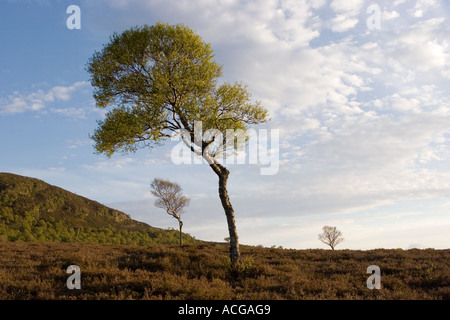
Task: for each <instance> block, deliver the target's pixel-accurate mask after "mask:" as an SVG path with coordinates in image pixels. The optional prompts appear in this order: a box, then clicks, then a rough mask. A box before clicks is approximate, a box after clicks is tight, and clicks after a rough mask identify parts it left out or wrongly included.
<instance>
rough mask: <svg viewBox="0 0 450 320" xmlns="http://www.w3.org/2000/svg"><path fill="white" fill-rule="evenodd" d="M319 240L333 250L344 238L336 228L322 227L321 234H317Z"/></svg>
mask: <svg viewBox="0 0 450 320" xmlns="http://www.w3.org/2000/svg"><path fill="white" fill-rule="evenodd" d="M319 240H320V241H322V242H323V243H325V244H326V245H329V246H330V247H331V249H332V250H334V248H335V247H336V246H337V245H338V244H339V243H341V242H342V241H344V238H342V232H341V231H339V230H338V229H337V228H336V227H330V226H324V227H323V228H322V233H321V234H319Z"/></svg>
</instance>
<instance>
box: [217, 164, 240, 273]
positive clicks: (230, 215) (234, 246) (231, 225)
mask: <svg viewBox="0 0 450 320" xmlns="http://www.w3.org/2000/svg"><path fill="white" fill-rule="evenodd" d="M210 165H211V167H212V169H213V170H214V172H215V173H216V174H217V176H218V177H219V197H220V201H221V202H222V207H223V209H224V210H225V215H226V217H227V223H228V232H229V234H230V260H231V264H232V265H235V264H236V263H237V262H238V261H239V241H238V235H237V230H236V222H235V220H234V210H233V207H232V206H231V203H230V198H229V197H228V191H227V181H228V176H229V174H230V171H228V170H227V169H226V168H225V167H224V166H222V165H220V164H218V163H212V164H210Z"/></svg>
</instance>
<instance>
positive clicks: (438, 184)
mask: <svg viewBox="0 0 450 320" xmlns="http://www.w3.org/2000/svg"><path fill="white" fill-rule="evenodd" d="M71 5H76V6H78V8H79V9H80V10H79V15H77V12H76V11H72V10H69V11H68V10H67V9H68V7H69V6H71ZM67 11H68V12H67ZM78 17H79V19H78ZM449 18H450V3H449V2H448V1H439V0H412V1H411V0H408V1H405V0H395V1H381V0H380V1H376V0H375V1H372V0H371V1H364V0H345V1H344V0H318V1H311V0H303V1H302V0H296V1H291V0H287V1H285V0H190V1H183V0H176V1H175V0H164V1H162V0H108V1H107V0H90V1H88V0H85V1H83V0H80V1H75V0H73V1H72V0H70V1H63V0H60V1H58V0H56V1H49V0H36V1H32V0H1V1H0V39H1V49H0V172H11V173H16V174H20V175H25V176H30V177H35V178H38V179H41V180H44V181H46V182H48V183H50V184H53V185H57V186H59V187H62V188H64V189H67V190H69V191H72V192H74V193H76V194H79V195H82V196H85V197H88V198H90V199H93V200H96V201H99V202H101V203H103V204H105V205H108V206H110V207H113V208H116V209H119V210H122V211H124V212H125V213H127V214H129V215H130V216H131V218H133V219H136V220H140V221H143V222H146V223H148V224H150V225H152V226H155V227H160V228H175V229H176V228H177V226H178V222H177V221H176V220H175V219H173V218H171V217H170V216H168V215H167V214H165V213H164V211H163V210H161V209H158V208H156V207H155V206H154V200H155V198H154V197H153V196H152V195H151V193H150V182H151V181H152V180H153V179H154V178H162V179H169V180H172V181H175V182H177V183H179V184H180V185H181V186H182V188H183V190H184V192H185V194H186V195H188V196H189V197H190V198H191V204H190V206H189V207H188V208H187V210H186V213H185V214H184V215H183V221H184V225H183V231H185V232H187V233H189V234H191V235H192V236H194V237H196V238H198V239H202V240H210V241H223V240H224V238H225V237H228V228H227V224H226V218H225V214H224V211H223V209H222V207H221V203H220V199H219V197H218V180H217V176H216V175H215V174H214V172H213V171H212V170H211V168H210V167H209V166H208V165H207V164H206V163H203V164H197V163H181V164H180V163H179V162H177V161H174V157H173V152H174V150H176V148H177V146H178V145H179V143H180V142H179V141H177V140H176V139H174V141H168V142H167V143H166V144H165V145H164V146H161V147H157V148H153V149H142V150H139V151H137V152H136V153H131V154H120V153H119V154H115V155H113V156H112V157H111V158H107V157H106V156H105V155H98V154H96V153H95V150H94V147H93V144H94V143H93V141H92V140H91V139H90V135H91V134H93V132H94V130H95V129H96V127H97V121H98V120H102V119H104V116H105V110H101V109H98V108H97V107H96V105H95V100H94V98H93V88H92V87H91V85H90V76H89V74H88V73H87V71H86V64H87V62H88V60H89V58H90V57H91V56H92V55H93V54H94V52H95V51H98V50H101V49H102V47H103V46H104V45H105V44H107V43H108V42H109V39H110V36H111V35H112V34H113V33H114V32H117V33H120V32H122V31H124V30H127V29H129V28H131V27H134V26H141V25H144V24H148V25H153V24H155V23H157V22H158V21H161V22H165V23H170V24H177V23H182V24H185V25H186V26H188V27H190V28H191V29H193V30H195V32H196V33H198V34H199V35H200V36H201V37H202V39H203V40H204V41H205V42H207V43H210V44H211V47H212V49H213V50H214V53H215V61H216V62H217V63H219V64H220V65H222V66H223V77H222V78H221V81H223V82H225V81H227V82H242V83H244V84H246V85H248V87H249V90H250V91H251V92H252V97H253V99H254V100H259V101H261V103H262V105H263V106H265V107H266V108H267V109H268V110H269V113H270V117H271V121H270V122H269V123H268V124H267V125H265V126H264V127H258V128H255V131H257V132H263V131H261V129H266V130H267V131H266V132H268V133H272V132H276V133H277V134H278V136H270V137H271V138H267V139H266V140H265V139H264V138H261V137H260V138H259V140H258V141H259V142H260V145H266V143H267V145H266V146H267V150H269V151H270V152H271V153H270V154H271V155H276V157H277V159H279V161H277V166H276V168H275V170H272V171H271V172H270V174H262V172H263V170H262V169H263V168H267V167H268V163H267V161H266V162H264V161H262V159H259V160H260V161H259V163H256V164H255V163H251V162H250V161H246V162H245V163H244V164H238V163H235V164H230V165H227V168H228V169H229V170H230V172H231V174H230V178H229V182H228V191H229V194H230V200H231V203H232V205H233V207H234V210H235V215H236V224H237V231H238V234H239V240H240V243H241V244H247V245H263V246H268V247H270V246H273V245H275V246H283V247H285V248H296V249H307V248H323V249H325V248H327V246H326V245H325V244H323V243H321V242H320V241H319V240H318V234H319V233H321V231H322V227H323V226H325V225H330V226H336V227H337V228H338V229H339V230H341V231H342V233H343V237H344V238H345V241H344V242H342V243H341V244H339V246H338V247H337V248H338V249H360V250H368V249H374V248H402V249H410V248H437V249H442V248H449V244H450V91H449V87H450V23H449ZM76 22H79V26H76ZM75 27H79V28H75ZM263 147H264V146H263ZM263 147H262V148H263Z"/></svg>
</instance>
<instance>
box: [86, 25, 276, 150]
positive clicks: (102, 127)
mask: <svg viewBox="0 0 450 320" xmlns="http://www.w3.org/2000/svg"><path fill="white" fill-rule="evenodd" d="M213 58H214V54H213V51H212V49H211V46H210V44H207V43H205V42H203V40H202V38H201V37H200V36H199V35H197V34H196V33H195V32H194V31H193V30H191V29H189V28H188V27H186V26H184V25H181V24H178V25H174V26H173V25H168V24H163V23H157V24H156V25H154V26H147V25H145V26H143V27H136V28H132V29H130V30H126V31H124V32H123V33H122V34H117V33H115V34H114V35H113V36H112V37H111V39H110V42H109V43H108V44H107V45H105V46H104V48H103V49H102V50H101V51H99V52H96V53H95V54H94V55H93V56H92V58H91V59H90V61H89V62H88V65H87V71H88V72H89V73H90V74H91V84H92V86H93V87H94V89H95V92H94V98H95V100H96V102H97V106H98V107H100V108H106V107H112V109H111V110H110V111H109V112H108V113H107V114H106V119H105V120H104V121H99V123H98V124H99V127H98V129H97V130H96V131H95V133H94V134H93V135H92V139H93V140H94V141H95V142H96V145H95V147H96V150H97V151H98V152H99V153H105V154H106V155H107V156H111V155H112V154H113V153H114V152H116V151H119V150H121V151H123V152H132V151H136V150H137V149H138V148H140V147H144V146H151V145H153V144H160V143H163V142H164V140H165V139H166V138H168V137H170V136H171V135H173V134H174V133H178V132H180V131H183V132H185V131H187V132H189V133H191V134H193V130H194V122H195V121H201V122H202V123H203V126H204V129H205V130H208V129H215V130H220V131H221V132H224V131H225V130H226V129H231V130H242V131H245V130H246V129H247V125H250V124H257V123H261V122H265V121H267V120H268V111H267V110H266V109H264V108H263V107H262V106H261V105H260V103H259V102H252V101H251V94H250V93H249V92H248V89H247V87H246V86H244V85H242V84H240V83H235V84H230V83H224V84H222V85H220V86H219V85H218V79H219V77H220V76H221V75H222V67H221V66H219V65H218V64H217V63H216V62H215V61H214V60H213ZM189 140H190V139H189ZM211 142H212V141H203V142H202V141H197V142H196V145H197V147H200V148H201V149H202V150H203V149H204V147H205V145H207V144H210V143H211Z"/></svg>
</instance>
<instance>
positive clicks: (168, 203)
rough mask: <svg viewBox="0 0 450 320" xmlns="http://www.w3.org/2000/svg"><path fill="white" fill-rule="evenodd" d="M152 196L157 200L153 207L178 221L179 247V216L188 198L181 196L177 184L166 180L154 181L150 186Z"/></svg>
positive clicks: (180, 223) (181, 191)
mask: <svg viewBox="0 0 450 320" xmlns="http://www.w3.org/2000/svg"><path fill="white" fill-rule="evenodd" d="M150 187H151V192H152V194H153V195H154V196H155V197H156V198H157V199H156V201H155V206H157V207H158V208H161V209H164V210H166V212H167V214H169V215H170V216H172V217H174V218H175V219H177V220H178V225H179V227H180V246H181V245H182V244H183V243H182V241H183V240H182V229H183V221H181V214H182V213H183V212H184V208H185V207H187V206H188V205H189V202H190V200H189V198H188V197H186V196H185V195H183V190H182V189H181V186H180V185H179V184H178V183H175V182H171V181H168V180H162V179H158V178H156V179H154V180H153V181H152V183H151V184H150Z"/></svg>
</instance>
